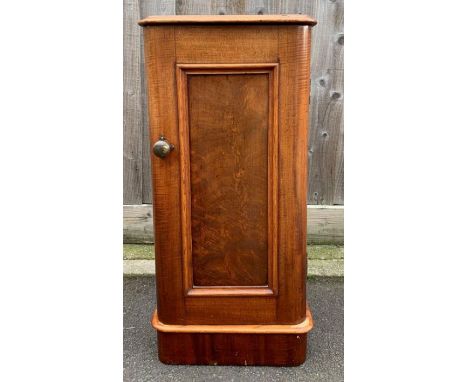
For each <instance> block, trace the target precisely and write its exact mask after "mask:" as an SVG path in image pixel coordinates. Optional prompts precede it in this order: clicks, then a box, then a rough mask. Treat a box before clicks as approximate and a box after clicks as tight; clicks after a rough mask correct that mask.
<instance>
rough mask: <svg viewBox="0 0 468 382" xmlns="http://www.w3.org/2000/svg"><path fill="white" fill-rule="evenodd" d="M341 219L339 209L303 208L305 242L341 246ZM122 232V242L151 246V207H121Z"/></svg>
mask: <svg viewBox="0 0 468 382" xmlns="http://www.w3.org/2000/svg"><path fill="white" fill-rule="evenodd" d="M343 217H344V207H343V206H321V205H317V206H314V205H309V206H307V243H309V244H310V243H312V244H336V245H341V244H343V243H344V224H343ZM123 229H124V243H128V244H138V243H139V244H145V243H146V244H152V243H154V235H153V207H152V205H149V204H143V205H141V204H140V205H124V208H123Z"/></svg>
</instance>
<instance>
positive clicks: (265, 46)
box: [176, 25, 278, 64]
mask: <svg viewBox="0 0 468 382" xmlns="http://www.w3.org/2000/svg"><path fill="white" fill-rule="evenodd" d="M259 41H261V42H262V43H261V44H259V43H258V42H259ZM176 50H177V60H178V62H179V63H191V64H195V63H200V64H209V63H216V64H219V63H225V64H230V63H245V62H246V57H248V60H249V62H250V63H255V62H258V63H263V62H277V61H278V29H277V27H276V26H272V25H266V26H257V25H246V26H242V27H239V26H231V25H226V26H217V25H213V26H210V27H203V26H192V25H189V26H179V27H177V28H176Z"/></svg>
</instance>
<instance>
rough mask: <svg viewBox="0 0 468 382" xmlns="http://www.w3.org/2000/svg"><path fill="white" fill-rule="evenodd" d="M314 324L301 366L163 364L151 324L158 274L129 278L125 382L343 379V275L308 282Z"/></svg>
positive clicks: (125, 299)
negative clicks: (306, 352) (158, 353)
mask: <svg viewBox="0 0 468 382" xmlns="http://www.w3.org/2000/svg"><path fill="white" fill-rule="evenodd" d="M307 293H308V300H309V305H310V306H311V307H312V311H313V314H314V321H315V326H314V329H313V330H312V332H311V334H310V335H309V341H308V356H307V360H306V362H305V363H304V364H303V365H301V366H298V367H251V366H250V367H249V366H246V367H242V366H236V367H234V366H169V365H165V364H163V363H161V362H159V360H158V358H157V353H156V333H155V332H154V330H153V328H152V327H151V325H150V317H151V313H152V311H153V308H154V304H155V295H154V278H153V277H126V278H124V317H123V323H124V332H123V337H124V373H123V374H124V375H123V380H124V382H130V381H135V382H144V381H194V382H195V381H200V382H201V381H223V382H224V381H255V382H257V381H258V382H263V381H265V382H267V381H268V382H272V381H285V382H286V381H288V382H295V381H327V382H335V381H343V278H315V279H313V280H310V281H309V282H308V285H307Z"/></svg>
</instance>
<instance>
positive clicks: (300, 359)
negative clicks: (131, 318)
mask: <svg viewBox="0 0 468 382" xmlns="http://www.w3.org/2000/svg"><path fill="white" fill-rule="evenodd" d="M306 349H307V334H226V333H165V332H158V357H159V360H160V361H161V362H163V363H166V364H173V365H179V364H183V365H237V366H252V365H256V366H298V365H300V364H302V363H304V361H305V358H306Z"/></svg>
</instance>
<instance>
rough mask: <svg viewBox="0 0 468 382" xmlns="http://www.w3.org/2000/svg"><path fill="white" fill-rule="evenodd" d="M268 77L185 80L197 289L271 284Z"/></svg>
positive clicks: (197, 77) (192, 76)
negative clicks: (187, 104)
mask: <svg viewBox="0 0 468 382" xmlns="http://www.w3.org/2000/svg"><path fill="white" fill-rule="evenodd" d="M268 93H269V76H268V74H264V73H263V74H214V75H213V74H209V75H190V76H188V94H189V129H190V179H191V217H192V220H191V226H192V262H193V283H194V285H197V286H215V285H218V286H223V285H236V286H243V285H267V283H268V184H267V182H268V125H269V118H268V117H269V113H268V103H269V95H268Z"/></svg>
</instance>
